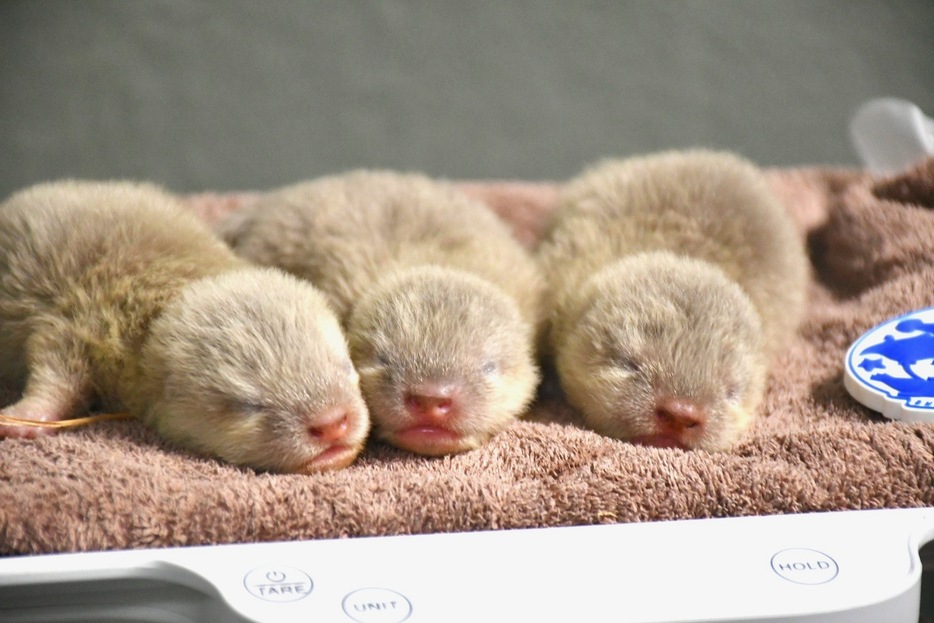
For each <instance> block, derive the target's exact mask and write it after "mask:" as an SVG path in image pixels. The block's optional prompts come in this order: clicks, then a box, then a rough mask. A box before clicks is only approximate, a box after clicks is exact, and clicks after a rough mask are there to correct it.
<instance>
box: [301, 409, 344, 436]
mask: <svg viewBox="0 0 934 623" xmlns="http://www.w3.org/2000/svg"><path fill="white" fill-rule="evenodd" d="M350 420H351V417H350V412H348V411H344V410H338V411H337V412H335V413H334V414H332V415H330V416H328V417H322V418H316V419H315V421H314V422H312V423H311V424H309V425H308V434H309V435H311V437H312V439H314V440H315V441H321V442H325V443H328V442H334V441H338V440H340V439H342V438H343V437H344V436H345V435H347V431H348V430H350Z"/></svg>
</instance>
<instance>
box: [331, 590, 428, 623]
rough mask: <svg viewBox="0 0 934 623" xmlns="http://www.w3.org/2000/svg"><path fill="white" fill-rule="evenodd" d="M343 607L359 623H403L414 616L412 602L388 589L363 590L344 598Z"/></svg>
mask: <svg viewBox="0 0 934 623" xmlns="http://www.w3.org/2000/svg"><path fill="white" fill-rule="evenodd" d="M342 605H343V607H344V612H345V613H346V614H347V616H349V617H350V618H351V619H353V620H354V621H357V623H401V621H405V620H406V619H407V618H409V615H410V614H412V604H411V602H409V600H408V599H406V598H405V596H404V595H401V594H399V593H397V592H396V591H391V590H389V589H386V588H361V589H359V590H356V591H354V592H352V593H350V594H348V595H347V596H346V597H344V601H343V604H342Z"/></svg>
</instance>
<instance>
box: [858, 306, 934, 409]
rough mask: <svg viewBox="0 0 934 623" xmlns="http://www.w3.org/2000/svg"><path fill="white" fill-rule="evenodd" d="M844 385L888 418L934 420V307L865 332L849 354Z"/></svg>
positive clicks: (867, 404)
mask: <svg viewBox="0 0 934 623" xmlns="http://www.w3.org/2000/svg"><path fill="white" fill-rule="evenodd" d="M843 383H844V385H845V386H846V389H847V391H849V392H850V394H851V395H852V396H853V397H854V398H855V399H856V400H858V401H860V402H861V403H863V404H864V405H866V406H867V407H869V408H870V409H873V410H875V411H878V412H879V413H881V414H882V415H884V416H885V417H887V418H891V419H896V420H902V421H905V422H934V307H929V308H927V309H921V310H918V311H914V312H911V313H910V314H905V315H904V316H899V317H897V318H892V319H891V320H888V321H886V322H883V323H882V324H880V325H878V326H876V327H874V328H872V329H870V330H869V331H867V332H866V333H864V334H863V335H862V337H860V338H859V339H858V340H856V342H854V343H853V345H852V346H850V349H849V350H848V351H847V353H846V361H845V372H844V376H843Z"/></svg>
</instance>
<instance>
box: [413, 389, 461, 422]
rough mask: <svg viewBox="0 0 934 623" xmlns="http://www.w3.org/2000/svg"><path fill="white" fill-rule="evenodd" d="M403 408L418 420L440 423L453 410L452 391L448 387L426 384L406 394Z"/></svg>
mask: <svg viewBox="0 0 934 623" xmlns="http://www.w3.org/2000/svg"><path fill="white" fill-rule="evenodd" d="M405 408H406V409H407V410H408V412H409V413H410V414H411V415H412V416H414V417H416V418H418V419H420V420H429V421H433V422H437V423H442V422H444V421H445V420H446V419H447V418H448V417H449V415H450V414H451V410H452V409H453V408H454V390H453V388H452V387H451V386H449V385H436V384H426V385H424V386H422V387H419V388H417V389H414V390H412V391H409V392H406V394H405Z"/></svg>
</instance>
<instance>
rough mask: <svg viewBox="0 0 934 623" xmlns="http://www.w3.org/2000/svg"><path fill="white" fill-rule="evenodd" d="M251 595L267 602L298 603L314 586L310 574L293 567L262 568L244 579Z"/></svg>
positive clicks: (254, 570) (244, 583)
mask: <svg viewBox="0 0 934 623" xmlns="http://www.w3.org/2000/svg"><path fill="white" fill-rule="evenodd" d="M243 585H244V586H245V587H246V590H248V591H250V594H251V595H253V596H254V597H259V598H260V599H265V600H266V601H278V602H284V601H298V600H299V599H301V598H302V597H305V596H306V595H308V593H310V592H311V589H312V588H313V587H314V584H313V583H312V581H311V578H310V577H308V574H307V573H305V572H304V571H302V570H301V569H293V568H292V567H280V566H274V567H260V568H259V569H253V570H252V571H250V572H249V573H247V574H246V576H244V578H243Z"/></svg>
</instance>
